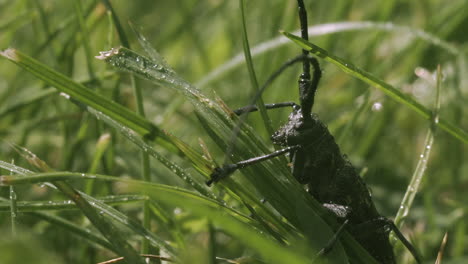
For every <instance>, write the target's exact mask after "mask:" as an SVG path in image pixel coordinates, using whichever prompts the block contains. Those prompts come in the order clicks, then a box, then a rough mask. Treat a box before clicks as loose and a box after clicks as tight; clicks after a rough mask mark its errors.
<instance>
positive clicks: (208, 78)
mask: <svg viewBox="0 0 468 264" xmlns="http://www.w3.org/2000/svg"><path fill="white" fill-rule="evenodd" d="M363 30H375V31H377V32H402V33H410V34H409V35H410V36H411V37H413V38H416V39H421V40H423V41H425V42H427V43H429V44H431V45H434V46H436V47H439V48H441V49H442V50H444V51H446V52H448V53H450V54H451V55H453V56H459V55H462V52H460V51H459V49H458V48H457V47H456V46H455V45H453V44H451V43H449V42H446V41H444V40H443V39H440V38H438V37H437V36H434V35H432V34H430V33H428V32H426V31H423V30H419V29H415V28H412V27H407V26H400V25H396V24H394V23H391V22H374V21H360V22H349V21H346V22H334V23H325V24H319V25H314V26H310V27H309V28H308V31H309V36H323V35H329V34H336V33H344V32H347V31H363ZM291 34H293V35H299V34H300V31H299V30H297V31H294V32H292V33H291ZM288 43H290V40H289V39H288V38H286V37H284V36H279V37H276V38H273V39H270V40H267V41H265V42H262V43H259V44H257V45H255V46H254V47H252V49H251V53H252V57H256V56H259V55H262V54H264V53H267V52H270V51H273V50H276V49H278V48H281V47H282V46H285V45H286V44H288ZM244 63H245V58H244V54H243V53H238V54H236V55H235V56H234V57H232V59H230V60H229V61H227V62H225V63H223V64H222V65H220V66H219V67H217V68H216V69H214V70H213V71H211V72H210V73H208V74H207V75H205V77H203V78H202V79H201V80H200V81H199V82H198V83H197V87H199V88H200V89H201V88H203V87H205V86H207V85H208V84H210V83H212V82H213V81H215V80H217V79H219V78H220V77H221V76H224V74H226V73H228V72H230V71H232V70H233V69H235V68H237V67H239V66H241V65H243V64H244Z"/></svg>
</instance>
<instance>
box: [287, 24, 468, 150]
mask: <svg viewBox="0 0 468 264" xmlns="http://www.w3.org/2000/svg"><path fill="white" fill-rule="evenodd" d="M283 34H284V35H285V36H286V37H288V38H290V39H291V40H292V41H294V42H295V43H296V44H298V45H299V46H301V47H302V48H304V49H307V50H309V51H310V52H311V53H313V54H314V55H316V56H318V57H320V58H322V59H324V60H326V61H328V62H331V63H333V64H335V65H336V66H338V67H339V68H340V69H341V70H343V71H344V72H346V73H348V74H350V75H352V76H354V77H356V78H358V79H360V80H362V81H364V82H366V83H367V84H369V85H371V86H373V87H376V88H378V89H380V90H381V91H382V92H384V93H385V94H387V95H388V96H390V98H392V99H394V100H396V101H397V102H399V103H402V104H403V105H406V106H408V107H409V108H410V109H411V110H413V111H415V112H416V113H417V114H419V115H420V116H422V117H423V118H425V119H430V118H431V116H432V112H431V111H430V110H429V109H427V108H426V107H424V106H423V105H422V104H420V103H419V102H417V101H416V100H415V99H413V98H412V97H410V96H409V95H406V94H404V93H402V92H401V91H400V90H398V89H396V88H395V87H393V86H391V85H390V84H388V83H386V82H384V81H383V80H381V79H379V78H377V77H376V76H374V75H373V74H371V73H369V72H366V71H364V70H363V69H360V68H358V67H357V66H355V65H354V64H352V63H351V62H348V61H346V60H344V59H342V58H339V57H337V56H335V55H332V54H329V53H328V52H327V51H326V50H324V49H322V48H320V47H318V46H316V45H314V44H312V43H310V42H308V41H305V40H303V39H302V38H300V37H297V36H294V35H292V34H290V33H288V32H283ZM437 126H438V127H440V128H441V129H443V130H445V131H446V132H448V133H449V134H450V135H452V136H454V137H455V138H457V139H459V140H461V141H462V142H464V143H467V144H468V133H467V132H466V131H464V130H463V129H461V128H460V127H458V126H455V125H453V124H451V123H449V122H448V121H446V120H445V119H443V118H440V119H439V122H438V123H437Z"/></svg>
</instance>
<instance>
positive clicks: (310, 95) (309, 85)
mask: <svg viewBox="0 0 468 264" xmlns="http://www.w3.org/2000/svg"><path fill="white" fill-rule="evenodd" d="M297 4H298V8H299V21H300V24H301V37H302V39H304V40H309V32H308V29H307V11H306V9H305V6H304V1H303V0H297ZM302 54H303V56H304V57H309V51H308V50H305V49H302ZM309 58H310V57H309ZM311 64H312V67H313V68H314V76H313V79H312V80H311V76H310V65H311ZM302 70H303V72H302V74H301V76H300V77H299V99H300V101H301V108H302V116H303V118H304V119H310V118H311V113H312V106H313V105H314V98H315V92H316V91H317V86H318V82H319V80H320V77H321V76H322V71H321V69H320V65H319V63H318V61H317V60H316V59H315V58H311V59H309V60H303V63H302Z"/></svg>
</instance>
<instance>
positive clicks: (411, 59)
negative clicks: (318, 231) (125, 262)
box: [0, 0, 468, 263]
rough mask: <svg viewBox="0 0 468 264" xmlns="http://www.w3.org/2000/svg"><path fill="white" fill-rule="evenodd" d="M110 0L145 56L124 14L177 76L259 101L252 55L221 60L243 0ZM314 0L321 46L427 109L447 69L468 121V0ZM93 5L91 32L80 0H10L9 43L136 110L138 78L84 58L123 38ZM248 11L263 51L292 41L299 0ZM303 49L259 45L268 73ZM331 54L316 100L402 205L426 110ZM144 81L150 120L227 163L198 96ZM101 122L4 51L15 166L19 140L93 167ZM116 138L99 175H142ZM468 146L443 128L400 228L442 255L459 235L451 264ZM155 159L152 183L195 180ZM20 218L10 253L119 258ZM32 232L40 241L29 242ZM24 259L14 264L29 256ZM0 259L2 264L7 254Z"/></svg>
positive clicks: (3, 123)
mask: <svg viewBox="0 0 468 264" xmlns="http://www.w3.org/2000/svg"><path fill="white" fill-rule="evenodd" d="M111 2H112V4H113V6H114V9H115V12H116V14H117V15H118V16H119V18H120V20H121V22H122V26H123V28H124V29H125V31H126V33H127V35H128V36H129V38H130V43H131V47H132V48H133V49H134V50H136V51H139V52H140V53H144V52H143V51H142V48H141V47H140V46H139V45H138V43H137V41H136V36H135V34H134V33H133V32H132V30H131V29H130V26H129V24H128V23H127V22H131V23H132V24H133V25H134V26H135V27H136V28H137V29H138V30H139V31H141V33H142V34H143V35H144V36H146V38H147V39H148V41H149V42H150V43H152V45H153V47H155V49H157V50H158V52H159V53H160V54H161V55H162V56H163V57H164V58H165V59H166V60H167V62H168V64H169V65H171V66H172V67H173V69H174V70H175V71H176V72H177V73H178V74H180V76H183V77H184V78H185V79H186V80H188V81H189V82H191V83H193V84H195V85H197V84H201V85H199V86H198V87H199V88H200V89H201V90H202V92H203V93H204V94H206V95H207V96H208V97H211V98H215V97H216V96H217V97H220V98H221V99H222V100H223V101H224V102H225V103H226V105H228V106H229V107H230V108H232V109H235V108H238V107H242V106H245V105H246V104H248V102H249V101H250V99H251V98H252V96H253V94H255V92H254V91H253V89H252V87H251V85H250V80H249V78H248V72H247V68H246V66H245V64H244V63H243V62H242V61H241V62H240V63H237V64H234V66H233V67H230V68H228V69H227V70H226V69H225V68H223V67H224V66H223V65H225V64H226V63H229V62H230V61H231V60H232V59H233V58H235V57H236V56H241V58H243V55H242V30H241V26H242V22H241V16H240V11H239V3H238V1H222V0H179V1H159V0H155V1H143V0H134V1H122V0H119V1H111ZM305 2H306V5H307V11H308V17H309V25H310V26H314V28H313V30H315V31H314V32H315V33H314V34H313V35H312V36H311V37H310V41H311V42H312V43H314V44H316V45H318V46H320V47H322V48H324V49H326V50H327V51H329V52H330V53H331V54H334V55H336V56H339V57H342V58H345V59H346V60H348V61H351V62H352V63H354V64H355V65H357V66H359V67H361V68H362V69H364V70H367V71H369V72H371V73H372V74H374V75H376V76H378V77H380V78H381V79H383V80H385V81H386V82H388V83H390V84H392V85H393V86H394V87H396V88H398V89H400V90H401V91H402V92H404V93H406V94H409V95H411V96H413V97H414V98H415V99H416V100H417V101H418V102H420V103H421V104H423V105H425V106H426V107H428V108H432V105H433V103H434V100H435V95H436V92H435V91H436V89H435V70H436V67H437V65H440V66H441V69H442V72H443V76H444V78H443V84H442V88H441V108H440V116H441V117H443V118H445V119H447V120H449V121H450V122H451V123H453V124H455V125H456V126H458V127H459V128H462V129H464V130H465V131H466V130H468V118H467V116H466V114H464V113H465V112H466V110H467V104H466V98H467V95H468V89H467V84H468V79H467V78H468V77H467V73H468V70H467V69H468V65H467V62H466V59H467V56H466V51H467V47H468V46H467V44H466V43H467V42H466V41H467V39H468V34H467V29H468V12H466V10H467V7H468V2H467V1H466V0H452V1H443V0H415V1H398V0H379V1H346V0H335V1H309V0H305ZM81 6H82V12H83V16H84V18H83V19H84V23H85V25H86V28H87V30H88V31H89V32H88V33H89V34H85V35H83V34H82V33H81V32H82V31H81V30H80V26H79V20H78V19H77V12H76V6H75V4H74V1H59V0H55V1H53V0H15V1H13V0H0V47H1V48H2V50H3V49H5V48H8V47H13V48H16V49H18V50H20V51H22V52H23V53H26V54H28V55H30V56H32V57H34V58H35V59H37V60H39V61H41V62H43V63H45V64H47V65H49V66H51V67H53V68H54V69H56V70H58V71H59V72H62V73H63V74H65V75H67V76H70V77H71V78H73V79H74V80H76V81H80V82H85V83H86V84H87V85H88V86H89V87H92V88H93V89H96V90H97V91H98V92H99V93H101V94H104V95H106V96H108V97H109V98H112V99H113V100H115V101H117V102H119V103H121V104H123V105H125V106H127V107H129V108H131V109H135V108H136V107H135V103H134V95H133V91H132V88H131V80H130V78H129V77H128V75H127V74H121V73H117V72H114V71H112V69H109V67H108V66H106V64H105V63H103V62H102V61H99V60H91V61H90V63H88V61H87V60H86V56H89V54H87V53H86V52H87V50H88V51H90V52H91V55H92V56H95V55H98V52H99V51H105V50H109V49H110V48H112V47H116V46H120V45H121V44H120V42H119V40H118V37H117V33H116V31H115V28H114V25H113V22H112V20H111V18H110V17H109V15H108V14H107V13H106V8H105V6H104V4H103V3H101V2H100V1H88V0H87V1H81ZM365 21H369V22H372V23H363V22H365ZM246 23H247V27H248V28H247V30H248V37H249V42H250V45H251V48H252V49H255V48H256V47H257V46H258V45H260V44H262V43H265V42H268V41H272V40H273V41H274V40H276V39H277V38H278V37H280V35H281V34H280V33H279V30H285V31H288V32H293V31H296V30H297V29H298V27H299V26H298V18H297V12H296V2H295V1H293V0H289V1H279V0H268V1H266V0H256V1H247V9H246ZM346 27H348V29H346ZM349 27H350V29H349ZM319 29H321V30H323V31H319ZM83 37H84V38H85V39H84V40H83ZM83 43H87V44H86V45H88V48H84V45H83ZM273 43H278V42H273ZM299 53H300V49H299V48H298V47H297V46H296V45H294V44H293V43H292V42H289V41H286V42H285V44H283V45H277V46H275V47H273V48H272V49H270V50H268V51H266V52H261V53H258V54H257V53H254V59H253V61H254V67H255V70H256V74H257V77H258V80H259V82H260V83H262V82H263V81H264V80H266V79H267V78H268V76H269V75H270V74H271V73H272V72H273V71H274V70H275V69H277V68H278V67H279V66H280V65H281V64H282V63H283V62H285V61H286V60H287V59H288V58H292V57H294V56H296V55H298V54H299ZM320 62H321V66H322V68H323V79H322V80H321V83H320V86H319V90H318V94H317V97H316V104H315V106H314V112H316V113H318V114H319V115H320V117H321V119H322V121H323V122H324V123H326V124H327V125H328V127H329V129H330V130H331V132H332V134H334V135H335V138H336V139H337V141H338V143H339V145H340V146H341V148H342V151H343V153H346V154H347V155H348V157H349V158H350V160H351V161H352V162H353V164H354V165H355V166H356V168H357V169H358V170H359V171H360V172H361V174H362V175H363V177H364V178H365V181H366V182H367V183H368V185H369V187H370V189H371V192H372V195H373V198H374V202H375V203H376V205H377V207H378V208H379V211H380V212H381V214H382V215H384V216H388V217H390V218H391V217H394V216H395V214H396V211H397V210H398V207H399V205H400V201H401V199H402V197H403V195H404V192H405V191H406V187H407V185H408V182H409V179H410V178H411V175H412V174H413V172H414V170H415V167H416V164H417V162H418V161H419V156H420V154H421V152H422V150H423V148H424V137H425V135H426V131H427V130H428V128H429V122H428V121H427V120H424V119H422V118H421V117H420V116H418V115H417V114H415V113H414V112H412V111H411V110H409V109H408V108H407V107H404V106H403V105H401V104H399V103H396V102H395V101H392V100H391V99H389V98H387V97H386V96H385V95H384V94H383V93H382V92H380V91H378V90H376V89H374V88H372V87H369V86H368V85H366V84H365V83H363V82H361V81H359V80H356V79H354V78H352V77H350V76H349V75H347V74H346V73H344V72H342V71H341V70H340V69H338V68H337V67H336V66H334V65H331V64H329V63H326V62H324V61H320ZM300 70H301V67H300V66H297V67H293V68H291V69H290V70H288V71H287V72H286V73H285V74H283V75H282V76H281V77H280V78H279V79H278V80H277V81H276V82H275V83H274V85H272V86H271V87H269V88H268V89H267V91H266V92H265V93H264V94H263V99H264V101H265V102H267V103H272V102H283V101H296V102H297V99H298V93H297V78H298V76H299V74H300ZM213 72H214V73H215V74H214V75H211V74H213ZM211 76H214V77H213V78H212V79H211ZM207 78H210V79H207ZM206 80H209V82H205V81H206ZM138 84H139V85H140V87H141V88H142V91H143V94H144V104H145V109H146V116H147V118H148V119H149V120H150V121H152V122H153V123H155V124H157V125H159V126H161V127H162V128H164V129H166V130H167V131H169V132H170V133H172V134H174V135H176V136H177V137H179V138H181V139H182V140H183V141H185V142H187V143H188V144H189V145H191V146H192V147H194V148H195V149H199V150H200V149H201V148H200V146H199V139H202V140H203V141H204V142H206V144H207V146H208V147H207V148H208V149H209V151H210V153H211V155H212V158H213V159H214V160H216V161H217V162H218V163H222V161H223V159H224V154H223V151H222V150H219V149H218V148H216V147H215V146H214V144H213V143H212V142H211V140H210V138H209V136H208V135H207V133H206V131H205V130H204V129H203V128H202V126H201V125H200V123H199V121H198V119H197V118H196V116H195V114H194V113H193V111H194V109H193V107H192V106H191V105H190V104H189V103H188V102H186V101H185V99H184V98H183V97H182V96H180V95H179V94H178V93H176V92H174V91H173V90H170V89H166V88H164V87H157V86H155V85H154V84H151V83H150V82H147V81H144V80H138ZM288 112H289V109H281V110H275V111H270V113H269V116H270V118H271V119H272V124H273V127H275V128H276V127H279V126H280V125H281V124H282V123H283V122H284V120H286V118H287V115H288ZM84 123H85V124H86V127H83V124H84ZM248 123H249V124H250V125H251V126H253V127H254V128H256V130H257V131H258V133H259V134H260V135H261V136H262V137H263V138H264V139H265V141H266V142H268V140H269V139H268V138H269V135H268V134H267V133H266V130H265V129H264V127H263V124H262V122H261V121H260V119H259V115H255V114H253V115H251V117H249V119H248ZM100 129H102V124H100V123H99V122H97V121H96V120H95V119H94V118H93V117H92V116H89V115H86V114H83V112H82V111H81V109H79V108H77V107H76V106H74V105H73V104H70V103H69V102H68V101H67V100H64V98H63V97H62V96H60V95H59V94H58V93H57V92H54V91H53V90H48V89H46V88H45V85H44V84H43V83H41V82H40V81H38V80H37V79H36V78H34V77H33V76H32V75H30V74H29V73H27V72H25V71H23V70H20V69H19V68H18V67H16V66H14V65H13V64H11V62H8V61H7V60H5V59H1V60H0V138H1V139H2V141H0V159H1V160H3V161H6V162H10V161H11V160H12V159H14V160H15V164H18V165H20V166H23V167H30V165H28V164H27V162H26V161H25V160H23V159H21V158H20V157H19V155H18V154H17V153H16V152H15V150H14V149H13V148H12V147H11V145H10V144H9V143H15V144H18V145H20V146H23V147H25V148H27V149H29V150H30V151H32V152H33V153H35V154H36V155H37V156H38V157H40V158H41V159H43V160H44V161H45V162H47V163H48V164H49V166H50V167H52V168H53V169H54V170H67V171H80V172H81V171H83V172H86V171H89V169H90V167H91V163H92V160H93V155H94V153H95V151H96V141H97V140H98V138H99V136H101V134H100V132H99V131H102V130H100ZM112 140H113V144H114V148H113V151H112V153H111V154H109V153H108V154H107V155H106V156H105V159H106V160H104V161H103V162H102V163H101V164H99V165H98V168H97V172H99V173H103V174H108V175H114V176H122V177H135V175H138V174H139V172H140V160H139V157H140V156H139V154H138V153H139V151H138V149H137V148H135V147H134V146H133V145H131V144H130V143H129V142H127V141H125V140H123V139H122V138H119V137H118V138H113V139H112ZM467 150H468V148H467V145H466V144H464V143H463V142H462V141H460V140H458V139H455V138H454V137H452V136H451V135H449V134H448V133H446V132H443V131H440V130H438V131H437V132H436V135H435V143H434V145H433V148H432V153H431V157H430V159H429V161H428V167H427V170H426V173H425V178H424V180H423V182H422V185H421V190H420V192H419V193H418V195H417V197H416V200H415V204H414V208H413V209H412V211H411V215H410V217H409V218H408V219H407V220H406V225H405V228H404V231H405V233H406V234H408V235H409V236H411V237H412V238H414V241H415V245H416V247H417V248H418V249H419V250H420V251H421V252H422V253H423V255H425V256H428V258H430V259H435V257H436V255H437V251H438V249H439V246H440V243H441V240H442V237H443V236H444V234H445V233H446V232H448V243H447V248H446V251H445V255H444V259H445V260H447V262H445V263H464V262H463V261H467V260H468V258H467V256H468V244H467V242H466V240H467V238H468V237H467V234H468V231H467V227H468V226H467V225H468V221H467V219H468V218H467V204H468V200H467V196H466V195H464V193H465V192H466V190H467V189H468V160H467V156H466V154H465V153H466V151H467ZM167 156H168V158H170V159H172V160H174V161H176V162H177V163H178V164H181V165H183V166H185V167H186V168H190V163H189V162H188V161H186V160H184V159H181V158H180V157H178V156H177V155H175V154H173V153H170V152H167ZM151 170H152V173H151V174H152V175H153V176H152V177H153V181H155V182H159V183H165V184H170V185H181V186H184V185H183V183H182V182H181V181H180V180H178V179H176V178H175V177H173V176H172V175H171V173H169V171H168V170H167V169H165V168H161V166H159V165H158V163H157V162H156V161H154V162H153V161H151ZM2 174H8V172H6V171H3V173H2ZM200 179H202V178H201V177H200ZM8 191H9V190H8V188H7V187H1V188H0V194H1V196H2V197H4V198H8ZM108 191H109V192H110V193H111V192H112V190H108ZM17 193H18V199H19V200H48V199H51V200H52V199H55V198H57V197H60V196H57V195H53V194H51V193H49V192H47V191H46V190H44V189H43V188H41V187H38V186H24V187H19V188H18V190H17ZM62 199H63V197H62ZM123 210H124V211H125V212H126V213H128V214H129V215H134V216H135V217H139V214H141V210H140V208H138V207H137V206H134V207H130V208H123ZM58 213H59V214H60V215H62V216H63V217H66V218H67V217H68V218H69V219H72V217H73V215H74V214H73V213H70V212H67V211H64V212H58ZM18 219H19V220H18V222H19V226H18V227H17V228H18V229H19V230H21V232H20V233H19V234H20V235H19V238H17V240H14V241H13V242H9V243H3V242H0V255H2V256H3V255H4V252H7V251H11V250H17V254H18V255H17V256H20V257H22V255H24V250H23V249H22V247H23V246H24V245H26V246H28V247H29V246H30V247H31V248H33V249H34V251H36V250H37V249H38V248H39V249H40V250H38V251H37V252H35V253H31V254H38V255H41V254H44V257H45V256H46V255H47V256H50V255H56V257H57V258H58V259H60V260H61V261H62V262H61V263H95V262H96V261H97V260H104V259H107V257H108V256H109V253H108V252H106V251H105V252H102V251H101V250H99V249H90V247H87V246H84V245H83V243H85V242H83V241H81V240H80V239H79V238H76V237H73V236H70V235H68V234H67V233H66V232H61V231H59V230H57V229H55V228H54V226H53V224H50V223H47V222H44V221H42V220H40V219H38V218H35V217H34V216H31V215H28V214H21V215H20V216H19V218H18ZM83 221H84V220H83ZM0 230H1V232H2V233H9V232H10V215H9V212H8V210H7V211H3V212H2V213H1V214H0ZM22 234H28V235H27V237H33V238H34V239H32V240H30V239H27V238H24V239H23V238H22V236H23V235H22ZM193 236H196V234H193ZM193 239H194V240H196V238H193ZM15 243H18V246H14V245H15ZM19 245H21V246H19ZM38 245H41V246H38ZM232 247H234V248H231V249H230V250H231V251H230V252H241V251H242V250H240V249H239V248H236V247H240V245H237V244H233V245H232ZM11 248H13V249H11ZM238 257H240V256H238ZM109 258H110V257H109ZM20 259H22V258H19V259H17V260H16V262H15V261H11V262H7V263H20V262H18V261H19V260H20ZM60 260H57V261H54V263H60ZM450 261H452V262H450ZM0 263H4V262H2V260H1V259H0ZM21 263H29V261H28V262H21ZM48 263H52V262H48ZM431 263H432V262H431Z"/></svg>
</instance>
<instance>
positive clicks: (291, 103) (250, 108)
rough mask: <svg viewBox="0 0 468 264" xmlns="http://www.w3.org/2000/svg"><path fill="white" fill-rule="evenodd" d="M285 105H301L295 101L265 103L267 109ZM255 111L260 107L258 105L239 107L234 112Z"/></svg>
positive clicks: (237, 113)
mask: <svg viewBox="0 0 468 264" xmlns="http://www.w3.org/2000/svg"><path fill="white" fill-rule="evenodd" d="M283 107H293V108H297V107H299V105H298V104H296V103H294V102H284V103H275V104H265V109H276V108H283ZM255 111H258V107H257V106H256V105H248V106H244V107H242V108H238V109H236V110H234V113H235V114H236V115H242V114H245V113H250V112H255Z"/></svg>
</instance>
